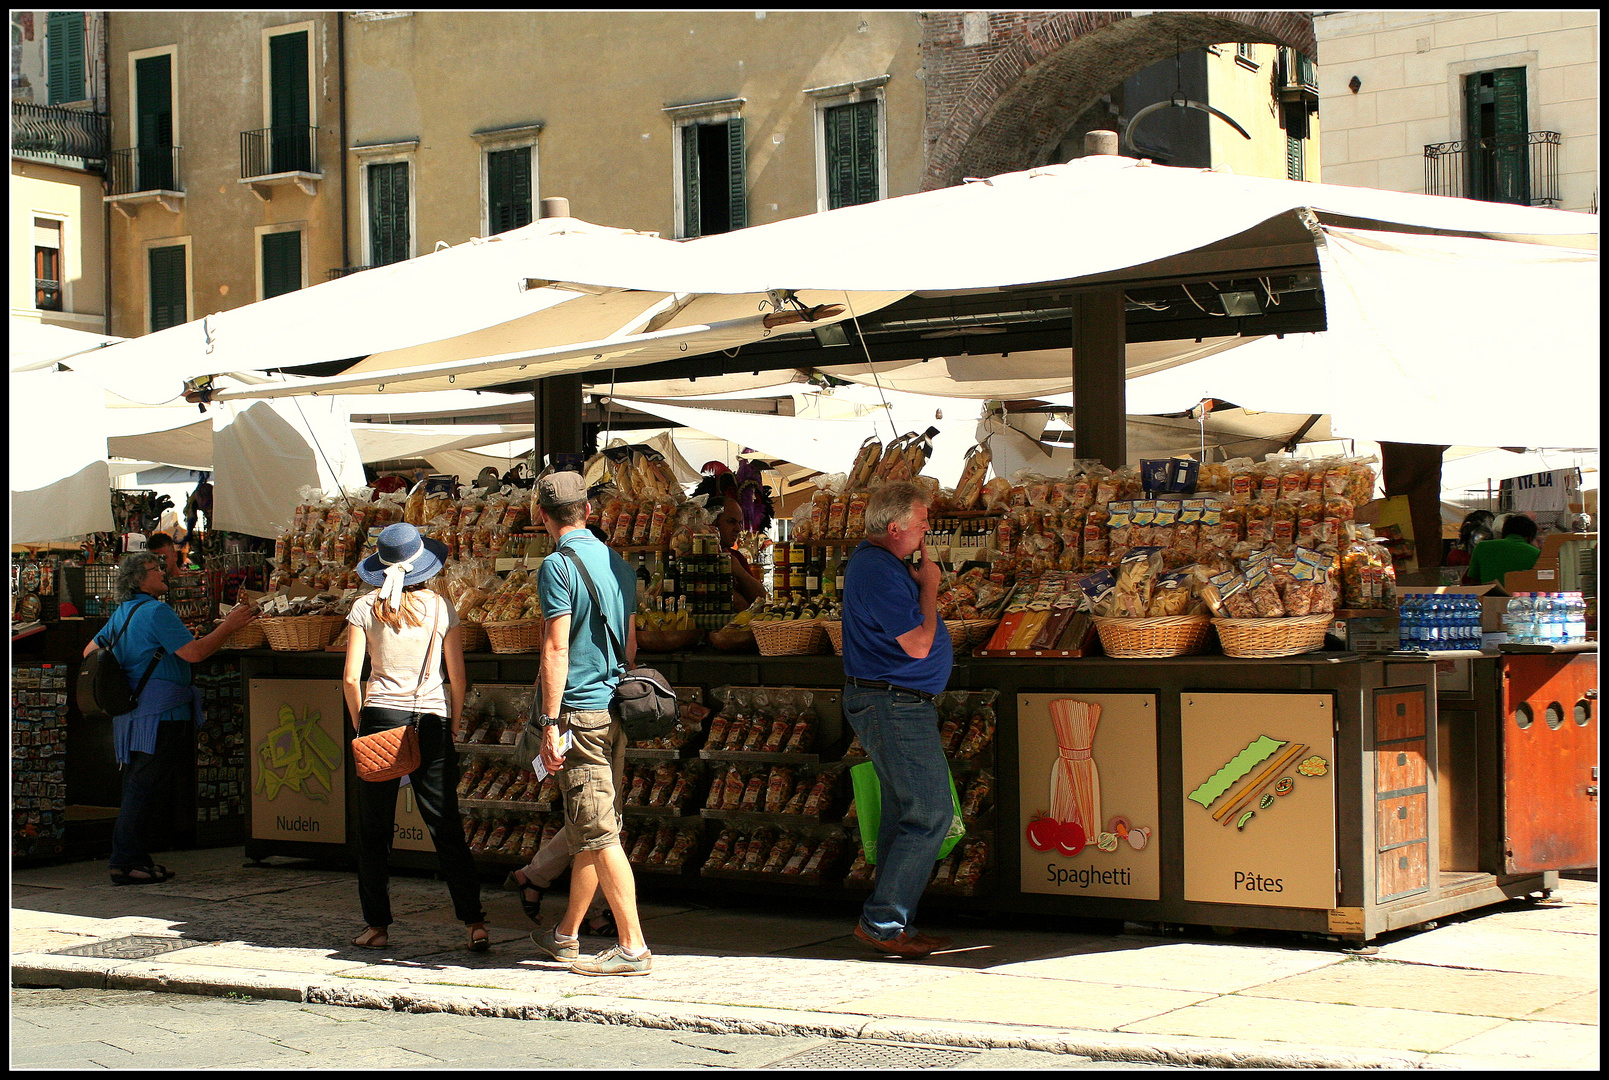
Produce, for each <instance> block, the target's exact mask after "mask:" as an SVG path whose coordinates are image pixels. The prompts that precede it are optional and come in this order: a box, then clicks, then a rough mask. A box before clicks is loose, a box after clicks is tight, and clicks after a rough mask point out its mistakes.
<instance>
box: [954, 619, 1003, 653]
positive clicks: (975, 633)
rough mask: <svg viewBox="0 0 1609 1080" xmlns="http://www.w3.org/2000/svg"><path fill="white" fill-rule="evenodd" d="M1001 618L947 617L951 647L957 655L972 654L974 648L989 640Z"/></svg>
mask: <svg viewBox="0 0 1609 1080" xmlns="http://www.w3.org/2000/svg"><path fill="white" fill-rule="evenodd" d="M999 625H1000V620H999V619H945V620H944V626H945V629H947V630H949V632H950V649H951V651H953V652H954V653H955V655H956V656H971V655H972V650H973V649H976V648H977V647H978V646H979V645H982V644H983V643H984V642H985V641H988V640H989V638H990V637H991V636H993V634H994V628H995V627H997V626H999Z"/></svg>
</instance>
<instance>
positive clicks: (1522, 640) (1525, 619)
mask: <svg viewBox="0 0 1609 1080" xmlns="http://www.w3.org/2000/svg"><path fill="white" fill-rule="evenodd" d="M1530 630H1531V594H1530V593H1515V594H1514V595H1513V596H1511V597H1509V601H1508V606H1507V607H1506V608H1504V609H1503V633H1504V634H1505V635H1507V637H1508V641H1509V644H1510V645H1528V644H1530V641H1529V636H1530Z"/></svg>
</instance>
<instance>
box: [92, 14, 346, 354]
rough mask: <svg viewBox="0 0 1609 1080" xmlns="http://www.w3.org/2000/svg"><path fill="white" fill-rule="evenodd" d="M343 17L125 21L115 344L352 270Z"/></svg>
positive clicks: (115, 184) (116, 188)
mask: <svg viewBox="0 0 1609 1080" xmlns="http://www.w3.org/2000/svg"><path fill="white" fill-rule="evenodd" d="M340 22H341V20H340V18H339V17H338V15H337V14H336V13H333V12H271V13H270V12H216V11H210V12H204V11H188V12H137V11H119V12H113V13H112V15H111V19H110V26H111V32H110V50H109V51H110V56H111V62H110V65H109V66H110V76H109V78H108V83H109V89H108V98H109V102H110V113H111V119H112V132H113V134H112V144H113V145H112V148H111V154H110V161H109V165H108V170H107V180H108V193H107V196H106V198H107V201H108V203H109V204H110V205H111V207H112V210H113V212H112V215H111V249H112V255H111V259H112V281H113V289H112V325H111V327H110V332H111V333H115V334H118V335H120V336H125V337H137V336H139V335H142V334H147V333H151V332H153V331H156V330H162V329H165V328H167V327H169V326H174V325H177V324H179V323H183V322H188V321H190V320H191V319H199V318H202V317H203V316H205V315H208V314H210V313H212V312H216V311H222V310H226V309H228V308H233V307H239V306H240V305H242V304H248V303H252V302H253V301H256V300H261V299H264V298H266V297H269V296H276V295H278V294H279V293H282V292H288V291H291V290H293V289H300V288H304V287H306V286H307V285H309V284H313V283H314V282H317V281H322V280H324V276H325V274H326V272H327V271H328V269H329V268H331V267H339V266H341V265H343V258H344V256H343V253H342V250H341V240H342V229H341V212H340V204H341V168H342V163H343V155H342V153H341V151H340V147H341V145H342V143H341V137H340V123H341V115H340V83H339V73H340V68H339V48H340V41H339V29H340ZM286 362H287V363H294V362H295V359H294V358H292V357H287V359H286Z"/></svg>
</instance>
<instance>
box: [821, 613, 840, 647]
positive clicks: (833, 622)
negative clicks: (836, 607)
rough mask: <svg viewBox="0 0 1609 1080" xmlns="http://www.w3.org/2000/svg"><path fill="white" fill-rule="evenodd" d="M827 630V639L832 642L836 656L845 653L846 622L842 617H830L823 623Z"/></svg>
mask: <svg viewBox="0 0 1609 1080" xmlns="http://www.w3.org/2000/svg"><path fill="white" fill-rule="evenodd" d="M821 625H822V626H823V627H825V628H826V630H827V640H828V641H829V642H831V643H832V654H833V655H834V656H842V655H844V624H843V620H842V619H828V620H826V621H824V622H823V623H822V624H821Z"/></svg>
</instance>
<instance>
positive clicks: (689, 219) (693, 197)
mask: <svg viewBox="0 0 1609 1080" xmlns="http://www.w3.org/2000/svg"><path fill="white" fill-rule="evenodd" d="M682 235H683V236H699V235H702V230H701V229H700V228H699V205H698V125H697V124H688V125H686V126H685V127H683V128H682Z"/></svg>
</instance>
